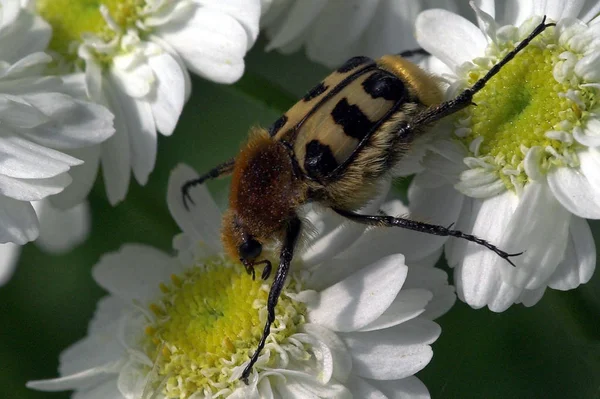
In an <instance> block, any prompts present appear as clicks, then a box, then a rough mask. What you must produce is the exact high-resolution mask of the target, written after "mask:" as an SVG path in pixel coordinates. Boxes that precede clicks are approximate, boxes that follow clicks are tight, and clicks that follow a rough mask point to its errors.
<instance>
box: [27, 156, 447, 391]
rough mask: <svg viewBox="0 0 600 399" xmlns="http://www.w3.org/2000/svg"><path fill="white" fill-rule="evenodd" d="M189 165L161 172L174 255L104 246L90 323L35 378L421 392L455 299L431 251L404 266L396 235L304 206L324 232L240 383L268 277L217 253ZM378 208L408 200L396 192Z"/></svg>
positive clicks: (204, 196) (82, 384)
mask: <svg viewBox="0 0 600 399" xmlns="http://www.w3.org/2000/svg"><path fill="white" fill-rule="evenodd" d="M195 177H197V175H196V174H195V173H194V172H192V171H191V170H190V169H189V168H187V167H179V168H178V169H176V170H175V171H174V172H173V175H172V177H171V181H170V183H169V196H168V197H169V198H168V203H169V208H170V209H171V213H172V215H173V217H174V218H175V220H176V221H177V222H178V224H179V226H180V227H181V228H182V230H183V233H182V234H181V235H179V236H177V237H176V239H175V241H174V242H175V246H176V248H177V249H178V251H179V256H178V257H172V256H169V255H167V254H164V253H162V252H160V251H158V250H156V249H154V248H151V247H147V246H142V245H126V246H124V247H123V248H122V249H121V250H120V251H119V252H116V253H113V254H109V255H106V256H104V257H103V258H102V259H101V261H100V263H99V264H98V265H96V267H95V268H94V271H93V275H94V278H95V280H96V281H97V282H98V283H99V284H100V285H101V286H102V287H103V288H105V289H106V290H107V291H108V292H109V296H107V297H105V298H104V299H102V300H101V301H100V303H99V305H98V309H97V312H96V315H95V317H94V320H93V321H92V323H91V324H90V328H89V332H88V336H87V337H86V338H85V339H83V340H82V341H80V342H78V343H76V344H75V345H73V346H72V347H70V348H69V349H67V350H66V351H65V352H64V353H63V354H62V355H61V361H60V363H61V364H60V374H61V377H59V378H57V379H54V380H45V381H34V382H30V383H29V386H30V387H31V388H35V389H42V390H51V391H55V390H64V389H73V390H76V391H77V393H76V395H77V397H79V398H95V397H112V398H120V397H135V398H150V397H152V398H217V397H223V398H259V397H260V398H267V397H281V398H306V397H308V396H310V397H318V398H352V397H355V398H358V397H382V398H383V397H399V396H403V395H409V396H410V397H425V396H428V392H427V389H426V387H425V386H424V385H423V384H422V383H421V382H420V381H419V380H418V379H417V378H416V377H414V374H415V373H416V372H417V371H419V370H421V369H422V368H423V367H425V365H426V364H427V363H428V362H429V361H430V360H431V357H432V350H431V347H430V344H431V343H433V342H434V341H435V340H436V339H437V337H438V336H439V334H440V328H439V326H438V325H437V324H436V323H434V322H433V321H432V319H434V318H436V317H438V316H440V315H442V314H443V313H445V312H446V311H447V310H448V309H450V307H451V306H452V304H453V303H454V299H455V296H454V290H453V288H452V287H451V286H449V285H448V283H447V279H446V274H445V273H444V272H442V271H441V270H438V269H435V268H433V265H432V261H433V262H434V261H435V259H436V258H437V256H439V255H438V253H434V254H433V256H428V257H427V258H424V259H421V260H420V261H411V267H410V268H409V267H407V266H406V264H405V256H404V255H402V254H397V253H395V252H394V251H393V250H392V249H391V248H389V249H387V250H386V249H385V248H382V251H377V252H376V253H374V252H373V251H371V253H369V254H365V253H364V252H365V251H364V246H365V245H366V243H369V242H372V241H373V238H374V237H373V234H376V233H375V232H374V231H373V230H370V231H365V230H364V228H361V230H360V231H356V230H353V229H339V226H338V224H337V223H335V224H332V223H330V222H331V221H330V220H327V219H323V218H321V217H319V216H316V215H317V214H316V213H315V212H314V211H310V212H309V213H308V214H307V217H308V218H309V219H311V220H312V222H313V224H314V225H315V227H316V229H317V230H318V231H320V233H318V238H316V241H315V240H314V239H313V240H311V241H310V242H308V243H307V244H308V245H307V247H308V248H310V250H305V251H304V252H303V253H300V256H299V260H298V261H297V262H295V263H294V265H293V266H294V268H293V269H294V270H293V274H292V276H291V282H290V284H288V286H287V287H286V288H285V289H284V291H283V295H282V297H281V299H280V301H279V303H278V305H277V308H276V309H277V318H276V321H275V323H274V328H273V332H272V334H271V335H270V336H269V339H268V341H267V345H266V347H265V350H264V352H263V354H262V355H261V356H260V358H259V361H258V363H257V364H256V365H255V367H254V371H253V374H252V375H251V377H250V381H249V384H248V385H245V384H244V383H243V382H241V381H240V380H239V378H240V376H241V374H242V371H243V369H244V367H245V365H246V364H247V362H248V358H249V355H251V354H252V352H253V350H254V349H255V347H256V344H257V343H258V339H259V338H260V336H261V333H262V327H263V325H264V322H265V320H266V317H267V314H266V300H267V296H268V290H269V285H268V284H267V283H266V282H263V281H260V280H252V279H251V278H250V277H249V276H247V275H246V274H245V273H243V272H242V270H243V269H242V268H240V267H239V265H238V264H235V263H232V262H231V260H228V259H226V258H225V257H224V255H223V249H222V247H221V244H220V243H219V241H218V240H215V237H218V234H217V231H216V230H217V228H218V221H219V218H220V212H219V211H218V209H217V206H216V204H215V203H214V202H213V200H212V198H211V197H210V194H209V193H208V191H207V189H206V188H205V187H203V186H202V187H198V188H196V189H195V190H193V192H192V199H193V201H194V203H195V204H198V206H197V207H195V208H194V209H193V210H192V211H191V212H190V211H188V210H186V209H185V208H184V207H183V205H182V200H181V192H180V187H181V185H182V184H183V183H184V182H185V181H187V180H189V179H192V178H195ZM379 202H381V201H379ZM384 208H386V209H389V210H394V211H402V210H404V211H405V210H406V209H405V208H404V209H402V208H401V206H400V205H398V203H397V202H391V203H388V204H387V205H384ZM212 222H215V223H212ZM357 233H358V234H357ZM352 241H356V243H355V244H354V245H350V246H349V247H348V248H343V247H342V248H340V249H339V250H335V249H334V248H336V247H340V244H341V243H344V242H345V243H349V242H352ZM336 243H337V245H336ZM429 248H430V249H435V248H436V245H433V244H431V243H429ZM357 253H362V254H363V255H362V256H361V257H357V256H356V254H357ZM408 253H409V254H410V251H408ZM342 264H343V266H344V267H339V266H341V265H342Z"/></svg>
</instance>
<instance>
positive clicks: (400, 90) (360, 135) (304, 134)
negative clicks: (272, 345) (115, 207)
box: [181, 17, 555, 383]
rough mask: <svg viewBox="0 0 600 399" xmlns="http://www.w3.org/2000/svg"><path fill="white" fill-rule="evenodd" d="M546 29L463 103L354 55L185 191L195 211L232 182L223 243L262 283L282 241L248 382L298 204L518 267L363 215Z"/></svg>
mask: <svg viewBox="0 0 600 399" xmlns="http://www.w3.org/2000/svg"><path fill="white" fill-rule="evenodd" d="M554 25H555V24H553V23H546V17H544V18H543V20H542V22H541V23H540V24H539V25H538V26H537V27H536V28H535V29H534V30H533V31H532V32H531V33H530V34H529V35H528V36H527V37H526V38H525V39H524V40H523V41H521V42H520V43H519V44H518V45H517V46H516V47H515V48H514V49H513V50H512V51H510V52H509V53H508V54H507V55H506V56H505V57H504V58H503V59H502V60H500V61H499V62H498V63H497V64H496V65H494V66H493V67H492V68H491V69H490V70H489V71H488V72H487V73H486V75H485V76H484V77H482V78H481V79H479V80H478V81H477V82H475V84H474V85H473V86H472V87H470V88H467V89H465V90H464V91H462V92H461V93H460V94H459V95H458V96H457V97H456V98H454V99H452V100H449V101H443V98H442V93H441V90H440V89H439V87H438V85H437V82H436V80H435V79H434V78H433V77H431V76H430V75H428V74H427V73H426V72H424V71H423V70H421V69H420V68H419V67H418V66H416V65H415V64H413V63H411V62H410V61H408V60H406V58H405V56H409V55H413V54H415V53H419V52H423V51H422V50H415V51H409V52H405V53H401V54H398V55H386V56H383V57H381V58H379V59H378V60H375V61H374V60H372V59H370V58H367V57H354V58H351V59H350V60H348V61H347V62H346V63H345V64H344V65H342V66H341V67H340V68H338V69H337V70H336V71H335V72H333V73H331V74H330V75H329V76H327V77H326V78H325V79H324V80H323V81H322V82H320V83H319V84H317V85H316V86H315V87H314V88H312V89H311V90H310V91H309V92H308V93H307V94H306V95H305V96H304V97H303V98H302V99H301V100H300V101H299V102H298V103H296V104H295V105H294V106H293V107H292V108H291V109H290V110H289V111H288V112H286V113H285V114H283V115H282V116H281V117H280V118H279V119H278V120H277V121H275V123H274V124H273V125H272V126H271V127H270V128H269V129H268V130H267V129H263V128H254V129H252V130H251V132H250V135H249V139H248V141H247V143H246V144H245V146H243V148H242V149H241V150H240V152H239V154H238V155H237V157H236V158H232V159H230V160H228V161H226V162H224V163H223V164H221V165H219V166H217V167H215V168H213V169H211V170H210V171H209V172H208V173H206V174H205V175H203V176H200V177H198V178H196V179H193V180H190V181H187V182H186V183H185V184H184V185H183V186H182V188H181V191H182V200H183V204H184V206H185V208H186V209H188V210H189V206H190V204H193V201H192V199H191V197H190V194H189V191H190V189H191V188H192V187H194V186H196V185H198V184H202V183H204V182H205V181H207V180H209V179H213V178H217V177H221V176H225V175H232V182H231V189H230V190H231V191H230V196H229V209H228V210H227V211H226V212H225V214H224V215H223V224H222V237H221V238H222V241H223V244H224V247H225V249H226V251H227V252H228V253H229V255H230V256H231V257H232V258H234V259H235V258H238V259H240V261H241V263H242V264H243V265H244V266H245V268H246V270H247V272H248V273H249V274H251V275H252V277H253V278H254V276H255V272H254V267H255V266H256V265H259V264H264V265H265V266H264V269H263V272H262V278H263V279H267V278H268V277H269V275H270V273H271V269H272V267H271V263H270V261H268V260H266V259H263V260H259V258H260V256H261V254H262V247H263V244H265V243H270V242H280V243H281V250H280V259H279V266H278V268H277V271H276V274H275V277H274V280H273V283H272V284H271V288H270V291H269V297H268V302H267V310H268V312H267V313H268V318H267V322H266V324H265V326H264V330H263V335H262V337H261V339H260V341H259V344H258V347H257V349H256V351H255V352H254V354H253V355H252V357H251V359H250V362H249V363H248V365H247V366H246V368H245V370H244V372H243V373H242V377H241V379H242V380H244V381H245V382H246V383H248V376H249V375H250V372H251V370H252V367H253V365H254V364H255V363H256V361H257V359H258V356H259V354H260V352H261V351H262V349H263V348H264V345H265V341H266V339H267V337H268V336H269V333H270V327H271V324H272V323H273V321H274V320H275V306H276V304H277V301H278V299H279V295H280V294H281V290H282V288H283V286H284V283H285V280H286V276H287V274H288V272H289V269H290V263H291V261H292V257H293V253H294V247H295V245H296V242H297V240H298V237H299V235H300V230H301V222H300V219H299V217H298V215H297V210H298V208H299V207H300V206H302V205H304V204H306V203H309V202H317V203H320V204H322V205H324V206H326V207H329V208H331V209H332V210H333V211H335V212H337V213H338V214H339V215H341V216H343V217H345V218H347V219H349V220H351V221H353V222H356V223H362V224H366V225H370V226H383V227H392V226H396V227H402V228H407V229H411V230H415V231H419V232H424V233H428V234H434V235H440V236H451V237H457V238H462V239H466V240H468V241H471V242H474V243H477V244H479V245H482V246H484V247H486V248H487V249H489V250H491V251H493V252H495V253H496V254H497V255H498V256H500V257H502V258H503V259H505V260H506V261H508V262H509V263H510V264H511V265H513V266H514V264H513V262H512V261H511V259H510V258H511V257H514V256H518V255H520V254H521V253H522V252H520V253H507V252H504V251H502V250H501V249H499V248H498V247H496V246H494V245H493V244H491V243H489V242H487V241H485V240H483V239H481V238H479V237H476V236H473V235H470V234H465V233H463V232H461V231H458V230H452V229H451V227H452V226H450V227H444V226H439V225H434V224H428V223H422V222H418V221H413V220H410V219H405V218H400V217H392V216H388V215H385V214H378V215H362V214H358V213H356V210H357V209H359V208H360V207H362V206H363V205H365V204H366V203H368V202H369V200H371V199H372V198H373V197H374V196H375V195H376V192H377V187H378V183H379V182H380V181H381V180H382V179H383V178H384V177H385V176H386V175H387V174H389V172H390V170H391V169H392V168H393V167H394V165H396V164H397V163H398V162H399V161H400V160H401V159H402V157H403V156H404V155H405V154H406V152H407V151H408V150H409V149H410V146H411V143H413V141H414V140H415V138H416V137H418V136H420V135H422V134H424V133H426V132H427V130H428V128H429V127H430V126H431V125H432V124H433V123H434V122H436V121H438V120H440V119H442V118H444V117H446V116H448V115H451V114H454V113H456V112H458V111H460V110H462V109H464V108H466V107H468V106H470V105H472V99H473V96H474V94H475V93H477V92H478V91H479V90H481V89H482V88H483V87H484V86H485V84H486V83H487V82H488V81H489V80H490V79H491V78H492V77H493V76H494V75H496V74H497V73H498V72H499V71H500V69H501V68H502V67H503V66H504V65H505V64H506V63H508V62H509V61H510V60H512V59H513V58H514V57H515V55H517V53H518V52H519V51H521V50H522V49H523V48H525V47H526V46H527V45H528V44H529V43H530V42H531V41H532V40H533V39H534V38H535V37H536V36H538V35H539V34H540V33H542V32H543V31H544V30H545V29H546V28H547V27H549V26H554Z"/></svg>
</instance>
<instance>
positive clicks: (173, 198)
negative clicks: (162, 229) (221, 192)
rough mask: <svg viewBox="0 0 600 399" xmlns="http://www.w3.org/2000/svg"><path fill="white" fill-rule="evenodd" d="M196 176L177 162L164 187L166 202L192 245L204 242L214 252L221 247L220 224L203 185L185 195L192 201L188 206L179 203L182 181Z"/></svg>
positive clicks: (215, 205)
mask: <svg viewBox="0 0 600 399" xmlns="http://www.w3.org/2000/svg"><path fill="white" fill-rule="evenodd" d="M196 178H198V174H197V173H196V172H195V171H194V170H193V169H192V168H190V167H189V166H187V165H184V164H179V165H177V167H176V168H175V169H174V170H173V171H172V172H171V176H170V177H169V185H168V190H167V204H168V206H169V212H171V215H172V216H173V219H175V222H176V223H177V225H178V226H179V228H181V230H182V231H183V232H184V233H185V234H187V235H190V236H191V237H192V238H193V240H194V245H196V246H197V245H198V242H200V243H203V244H205V245H206V246H208V247H209V248H210V249H212V250H213V251H215V252H217V251H219V249H220V248H221V241H220V237H221V234H220V231H219V229H220V226H221V212H220V211H219V208H218V207H217V204H216V203H215V201H214V200H213V199H212V197H211V195H210V193H209V192H208V189H207V188H206V184H202V185H199V186H195V187H193V188H192V189H191V190H190V191H189V194H190V196H191V198H192V201H193V203H189V209H186V208H185V206H184V205H183V195H182V193H181V187H183V185H184V184H185V182H187V181H189V180H193V179H196Z"/></svg>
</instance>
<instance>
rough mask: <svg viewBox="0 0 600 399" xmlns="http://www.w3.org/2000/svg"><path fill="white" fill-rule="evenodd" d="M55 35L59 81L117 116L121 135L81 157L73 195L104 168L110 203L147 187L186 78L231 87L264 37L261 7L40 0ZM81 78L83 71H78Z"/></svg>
mask: <svg viewBox="0 0 600 399" xmlns="http://www.w3.org/2000/svg"><path fill="white" fill-rule="evenodd" d="M27 6H28V7H29V8H30V9H32V10H34V11H35V12H36V13H37V14H38V15H40V16H41V17H43V18H44V19H45V20H46V21H48V23H49V24H50V25H51V26H52V28H53V30H54V35H53V37H52V41H51V42H50V45H49V50H50V51H52V52H53V54H54V55H55V57H56V59H57V65H56V68H57V70H58V71H59V72H60V73H63V74H65V73H71V72H75V73H76V75H74V76H69V77H68V78H69V80H70V81H71V83H72V84H73V85H74V86H78V89H79V90H80V91H83V93H84V95H86V96H89V98H91V99H92V100H94V101H96V102H98V103H100V104H105V105H106V106H108V107H109V108H110V109H111V110H112V111H113V113H114V114H115V126H116V130H117V131H116V134H115V135H114V136H113V137H112V138H111V139H110V140H109V141H107V142H106V143H105V144H103V145H102V146H101V147H100V146H99V147H98V148H96V149H95V151H88V152H87V153H85V154H78V156H82V157H84V158H85V160H86V166H85V170H83V171H81V172H80V173H79V179H78V180H76V182H75V184H74V185H73V186H72V187H71V190H74V191H78V192H84V193H87V192H88V191H89V189H90V188H91V186H92V183H93V180H94V179H95V176H96V171H97V167H98V164H99V163H101V164H102V170H103V175H104V182H105V185H106V191H107V195H108V199H109V201H110V202H111V203H112V204H116V203H118V202H119V201H121V200H123V199H124V198H125V195H126V193H127V189H128V186H129V181H130V174H131V172H133V175H134V176H135V178H136V180H137V181H138V183H140V184H142V185H143V184H145V183H146V182H147V180H148V176H149V174H150V172H151V171H152V170H153V168H154V163H155V159H156V152H157V132H160V133H161V134H163V135H166V136H169V135H171V134H172V133H173V130H174V129H175V125H176V124H177V120H178V118H179V116H180V114H181V111H182V108H183V105H184V103H185V101H186V99H187V98H188V96H189V94H190V89H191V88H190V77H189V74H188V69H189V70H191V71H192V72H195V73H197V74H199V75H200V76H202V77H205V78H207V79H211V80H213V81H216V82H221V83H232V82H234V81H236V80H237V79H239V78H240V77H241V75H242V73H243V71H244V60H243V57H244V55H245V53H246V52H247V51H248V49H249V48H250V47H251V46H252V44H253V43H254V41H255V39H256V37H257V35H258V19H259V16H260V1H259V0H208V1H206V0H177V1H170V0H126V1H114V0H107V1H102V2H89V1H82V0H79V1H73V0H37V1H33V0H31V1H29V2H28V5H27ZM80 71H83V72H80Z"/></svg>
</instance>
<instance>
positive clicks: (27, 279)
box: [0, 42, 600, 399]
mask: <svg viewBox="0 0 600 399" xmlns="http://www.w3.org/2000/svg"><path fill="white" fill-rule="evenodd" d="M263 48H264V43H260V42H259V44H258V45H257V46H256V47H255V49H254V50H253V51H252V52H251V53H250V55H249V57H248V66H247V73H246V75H245V76H244V78H243V79H242V80H241V81H240V82H238V83H237V84H235V85H233V86H221V85H217V84H214V83H211V82H207V81H204V80H201V79H197V78H195V79H194V80H193V92H192V97H191V99H190V101H189V102H188V103H187V105H186V107H185V109H184V113H183V115H182V117H181V120H180V123H179V125H178V127H177V130H176V131H175V133H174V134H173V136H172V137H170V138H163V137H161V138H160V140H159V148H158V160H157V165H156V168H155V170H154V172H153V173H152V175H151V177H150V181H149V183H148V184H147V185H146V186H145V187H140V186H138V185H137V184H136V183H132V185H131V187H130V190H129V194H128V196H127V199H126V201H125V202H123V203H122V204H120V205H118V206H117V207H114V208H113V207H111V206H110V205H108V203H107V201H106V197H105V194H104V191H103V188H102V183H101V179H99V180H98V183H97V185H96V187H95V188H94V190H93V192H92V194H91V196H90V198H89V200H90V203H91V206H92V211H93V230H92V234H91V237H90V239H89V240H88V241H87V242H86V243H85V244H83V245H81V246H80V247H78V248H77V249H75V250H74V251H72V252H70V253H68V254H65V255H61V256H52V255H48V254H44V253H42V252H40V251H39V250H38V249H37V248H36V247H35V246H34V245H28V246H26V247H25V249H24V251H23V255H22V257H21V260H20V264H19V266H18V269H17V271H16V273H15V275H14V277H13V279H12V280H11V281H10V282H9V283H8V284H7V285H6V286H4V287H1V288H0V323H1V325H2V327H0V387H1V388H0V392H2V397H5V398H23V399H41V398H56V399H58V398H68V397H69V396H70V395H69V393H66V392H61V393H44V392H36V391H30V390H27V389H26V388H25V382H26V381H27V380H31V379H40V378H49V377H55V376H56V375H57V371H56V367H57V365H58V355H59V353H60V352H61V351H62V350H63V349H64V348H66V347H67V346H69V345H70V344H72V343H73V342H75V341H76V340H78V339H81V338H83V337H84V336H85V334H86V328H87V323H88V321H89V320H90V318H91V316H92V314H93V311H94V308H95V303H96V301H97V300H98V298H100V297H101V296H102V295H103V291H102V289H101V288H99V287H98V286H97V285H96V284H95V283H94V282H93V280H92V278H91V276H90V269H91V267H92V266H93V265H94V264H95V263H96V262H97V261H98V259H99V258H100V257H101V256H102V254H104V253H106V252H110V251H115V250H117V249H118V248H119V247H120V246H121V245H122V244H124V243H128V242H138V243H146V244H149V245H152V246H155V247H157V248H160V249H162V250H164V251H167V252H169V251H171V240H172V237H173V235H174V234H175V233H176V232H177V226H176V225H175V223H174V222H173V221H172V220H171V217H170V215H169V213H168V210H167V207H166V203H165V191H166V183H167V179H168V176H169V173H170V170H171V169H172V168H173V167H174V166H175V165H176V164H178V163H180V162H185V163H188V164H191V165H192V166H193V167H195V168H196V169H197V170H198V171H203V170H206V169H208V168H209V167H211V166H213V165H215V164H216V163H218V162H220V161H223V160H225V159H227V158H229V157H230V156H232V155H234V154H235V151H236V150H237V148H238V147H239V144H240V143H241V142H242V141H243V140H244V137H245V135H246V132H247V129H248V127H249V126H252V125H257V124H260V125H264V126H268V125H269V124H270V123H271V122H272V121H274V120H275V119H276V118H277V117H278V116H279V114H280V113H281V112H283V111H285V109H286V108H287V107H289V106H290V105H291V104H293V102H294V101H295V99H296V98H298V97H300V96H301V95H302V94H303V93H304V92H305V91H307V90H308V89H310V88H311V87H312V86H313V85H314V84H315V83H316V82H318V80H319V79H320V78H321V77H323V76H324V75H326V74H327V70H326V69H325V68H323V67H322V66H319V65H316V64H313V63H311V62H309V61H307V60H306V59H305V58H304V56H303V55H300V54H296V55H292V56H281V55H278V54H275V53H264V52H263V50H262V49H263ZM210 187H211V190H212V191H213V193H215V195H216V196H217V199H218V200H219V201H220V203H222V204H223V203H225V201H226V195H227V182H226V181H223V182H217V183H214V184H211V186H210ZM592 227H593V230H594V232H595V236H596V237H600V224H599V223H596V222H594V223H592ZM599 316H600V275H599V273H597V274H596V275H595V276H594V277H593V279H592V281H591V282H590V283H589V284H587V285H585V286H582V287H580V288H579V289H577V290H575V291H571V292H557V291H552V290H548V291H547V292H546V294H545V296H544V298H543V299H542V300H541V301H540V303H538V304H537V305H536V306H534V307H533V308H524V307H523V306H514V307H513V308H511V309H509V310H508V311H506V312H504V313H501V314H496V313H492V312H490V311H489V310H487V309H481V310H473V309H471V308H469V307H468V306H466V305H464V304H462V303H460V302H457V305H456V306H455V307H454V308H453V309H452V310H451V311H450V312H449V313H448V314H446V315H445V316H443V317H442V318H441V319H440V320H438V322H439V323H440V324H441V326H442V328H443V332H442V335H441V337H440V338H439V340H438V341H437V342H436V343H435V344H434V345H433V347H434V358H433V361H432V362H431V363H430V364H429V365H428V366H427V367H426V368H425V370H423V371H422V372H421V373H420V374H419V376H420V378H422V380H423V381H424V382H425V383H426V385H427V386H428V388H429V390H430V392H431V394H432V397H433V398H567V397H568V398H600V323H599V321H600V317H599Z"/></svg>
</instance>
